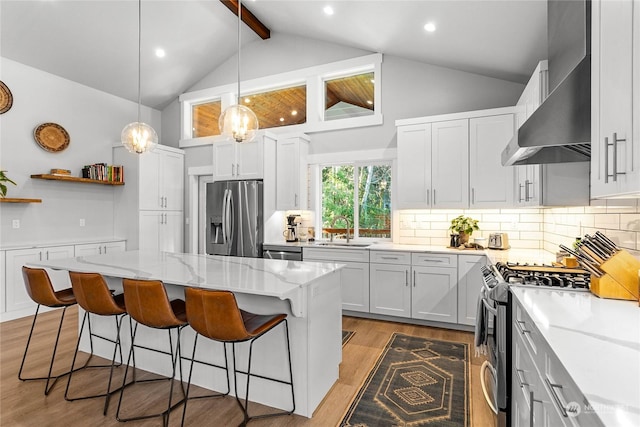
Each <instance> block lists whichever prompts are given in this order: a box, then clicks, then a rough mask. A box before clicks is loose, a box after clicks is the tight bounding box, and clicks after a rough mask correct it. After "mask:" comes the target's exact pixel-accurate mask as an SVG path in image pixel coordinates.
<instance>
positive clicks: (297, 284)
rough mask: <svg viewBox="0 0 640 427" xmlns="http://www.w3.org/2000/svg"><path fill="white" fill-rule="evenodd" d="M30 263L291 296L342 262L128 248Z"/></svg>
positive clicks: (292, 298)
mask: <svg viewBox="0 0 640 427" xmlns="http://www.w3.org/2000/svg"><path fill="white" fill-rule="evenodd" d="M29 265H30V266H36V267H48V268H52V269H58V270H70V271H79V272H95V273H100V274H102V275H104V276H110V277H121V278H130V279H150V280H162V281H163V282H164V283H166V284H172V285H179V286H197V287H205V288H211V289H224V290H230V291H232V292H239V293H246V294H254V295H264V296H272V297H276V298H280V299H290V300H291V301H292V305H293V303H294V302H295V301H294V300H295V299H297V297H296V294H297V293H298V292H299V290H300V289H301V288H305V287H307V286H309V285H310V284H311V283H313V282H314V281H316V280H318V279H319V278H321V277H323V276H325V275H327V274H330V273H333V272H335V271H337V270H339V269H340V268H342V264H337V263H331V262H326V263H319V262H308V261H307V262H304V261H284V260H271V259H263V258H240V257H230V256H215V255H197V254H184V253H170V252H155V251H126V252H114V253H110V254H104V255H92V256H85V257H76V258H66V259H55V260H49V261H38V262H30V263H29Z"/></svg>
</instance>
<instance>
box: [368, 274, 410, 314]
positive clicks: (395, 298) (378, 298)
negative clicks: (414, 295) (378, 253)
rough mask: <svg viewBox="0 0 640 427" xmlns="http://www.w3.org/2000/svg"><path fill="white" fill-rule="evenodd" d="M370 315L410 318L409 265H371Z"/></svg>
mask: <svg viewBox="0 0 640 427" xmlns="http://www.w3.org/2000/svg"><path fill="white" fill-rule="evenodd" d="M369 271H370V276H371V313H377V314H386V315H389V316H397V317H411V284H410V283H409V274H410V272H411V266H410V265H393V264H371V266H370V267H369Z"/></svg>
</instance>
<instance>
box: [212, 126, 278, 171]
mask: <svg viewBox="0 0 640 427" xmlns="http://www.w3.org/2000/svg"><path fill="white" fill-rule="evenodd" d="M270 141H274V138H273V136H271V135H267V134H263V135H257V136H256V138H255V139H254V140H253V141H251V142H244V143H238V142H235V141H227V140H222V141H216V142H214V143H213V180H214V181H226V180H241V179H263V178H264V163H265V150H264V147H265V145H266V144H267V143H268V142H270Z"/></svg>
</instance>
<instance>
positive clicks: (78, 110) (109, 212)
mask: <svg viewBox="0 0 640 427" xmlns="http://www.w3.org/2000/svg"><path fill="white" fill-rule="evenodd" d="M0 60H1V63H0V65H1V67H0V70H1V75H0V79H1V80H2V81H3V82H4V83H5V84H7V86H8V87H9V88H10V90H11V92H12V94H13V98H14V102H13V107H12V108H11V110H9V111H8V112H6V113H5V114H2V115H0V168H2V169H3V170H7V171H8V176H9V177H10V178H11V179H13V180H14V181H16V183H17V184H18V185H17V186H13V185H9V188H8V193H7V194H8V196H9V197H24V198H39V199H42V203H39V204H34V203H31V204H13V203H2V204H0V244H1V245H2V246H6V245H10V244H22V243H26V242H60V241H70V240H81V239H84V238H102V237H114V236H113V209H114V205H113V195H114V192H116V191H122V190H123V189H124V188H123V187H115V186H103V185H96V184H78V183H69V182H60V181H43V180H36V179H31V178H30V175H32V174H42V173H48V172H49V171H50V169H51V168H62V169H70V170H71V172H72V174H73V175H75V176H79V175H80V170H81V168H82V166H84V165H86V164H91V163H98V162H105V163H112V150H111V146H112V145H113V144H114V143H118V142H119V141H120V132H121V131H122V128H124V126H125V125H127V124H128V123H130V122H134V121H136V120H137V104H136V103H134V102H131V101H128V100H124V99H122V98H118V97H116V96H113V95H110V94H107V93H104V92H100V91H97V90H95V89H92V88H89V87H87V86H83V85H80V84H78V83H74V82H72V81H70V80H66V79H63V78H60V77H58V76H55V75H53V74H49V73H45V72H43V71H40V70H37V69H35V68H31V67H28V66H25V65H23V64H20V63H18V62H15V61H11V60H9V59H6V58H0ZM141 120H143V121H145V122H147V123H150V124H151V125H152V126H153V127H154V128H155V129H156V131H160V121H161V113H160V112H159V111H157V110H152V109H150V108H146V107H143V109H142V117H141ZM45 122H53V123H57V124H59V125H61V126H62V127H64V128H65V129H66V130H67V132H68V133H69V135H70V138H71V142H70V144H69V147H68V148H67V149H66V150H64V151H62V152H59V153H50V152H47V151H45V150H43V149H42V148H40V146H39V145H38V144H37V143H36V142H35V140H34V138H33V130H34V129H35V128H36V127H37V126H38V125H40V124H41V123H45ZM159 133H160V132H159ZM161 141H162V140H161ZM125 180H126V171H125ZM81 218H84V219H85V221H86V225H85V227H80V226H79V223H80V219H81ZM14 219H18V220H20V223H21V227H20V228H19V229H13V228H12V220H14ZM118 237H124V236H118Z"/></svg>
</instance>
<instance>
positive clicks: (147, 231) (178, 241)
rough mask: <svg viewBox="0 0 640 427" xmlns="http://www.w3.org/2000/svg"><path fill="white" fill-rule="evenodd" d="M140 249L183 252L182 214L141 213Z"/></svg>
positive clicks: (174, 212)
mask: <svg viewBox="0 0 640 427" xmlns="http://www.w3.org/2000/svg"><path fill="white" fill-rule="evenodd" d="M139 219H140V226H139V229H140V242H139V249H141V250H153V251H164V252H182V247H183V241H184V231H183V226H182V212H177V211H167V212H159V211H140V217H139Z"/></svg>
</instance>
